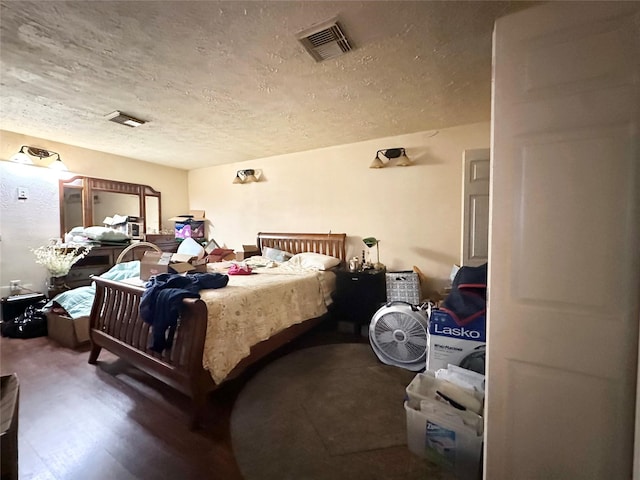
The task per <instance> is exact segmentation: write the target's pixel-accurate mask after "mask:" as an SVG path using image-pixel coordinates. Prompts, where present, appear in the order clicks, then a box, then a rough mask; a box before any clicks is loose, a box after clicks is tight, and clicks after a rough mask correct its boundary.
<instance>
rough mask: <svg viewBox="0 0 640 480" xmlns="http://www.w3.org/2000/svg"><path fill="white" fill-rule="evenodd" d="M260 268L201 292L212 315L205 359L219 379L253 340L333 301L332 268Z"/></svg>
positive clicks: (318, 311) (320, 311)
mask: <svg viewBox="0 0 640 480" xmlns="http://www.w3.org/2000/svg"><path fill="white" fill-rule="evenodd" d="M256 271H257V272H258V273H254V274H253V275H231V276H229V284H228V285H227V286H226V287H224V288H220V289H216V290H202V291H201V292H200V294H201V298H202V300H203V301H204V302H205V303H206V304H207V309H208V315H209V318H208V324H207V336H206V340H205V345H204V356H203V365H204V368H205V369H207V370H208V371H209V372H210V373H211V376H212V377H213V379H214V380H215V382H216V383H219V382H221V381H222V380H224V378H225V377H226V376H227V375H228V374H229V372H230V371H231V370H233V368H234V367H235V366H236V365H237V364H238V363H239V362H240V361H241V360H242V359H243V358H245V357H247V356H248V355H249V353H250V349H251V347H252V346H253V345H255V344H257V343H259V342H261V341H263V340H266V339H268V338H270V337H271V336H273V335H275V334H276V333H278V332H281V331H282V330H284V329H285V328H287V327H289V326H291V325H294V324H297V323H301V322H303V321H305V320H308V319H311V318H315V317H319V316H321V315H323V314H325V313H327V306H328V305H329V304H330V303H331V296H330V295H331V292H332V291H333V289H334V286H335V274H334V273H332V272H322V271H313V272H309V271H306V272H300V271H295V270H293V269H287V268H284V267H277V268H269V269H266V268H265V269H256Z"/></svg>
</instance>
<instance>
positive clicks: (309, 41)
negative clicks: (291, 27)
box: [297, 20, 352, 62]
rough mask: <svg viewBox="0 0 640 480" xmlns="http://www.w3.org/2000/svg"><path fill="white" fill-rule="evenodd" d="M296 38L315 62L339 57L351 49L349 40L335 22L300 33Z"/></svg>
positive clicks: (328, 22)
mask: <svg viewBox="0 0 640 480" xmlns="http://www.w3.org/2000/svg"><path fill="white" fill-rule="evenodd" d="M297 38H298V40H299V41H300V43H302V45H303V46H304V48H305V49H306V50H307V52H309V55H311V56H312V57H313V59H314V60H315V61H316V62H321V61H323V60H327V59H329V58H334V57H339V56H340V55H344V54H345V53H347V52H348V51H350V50H351V49H352V48H351V45H349V40H347V37H345V35H344V33H342V30H341V29H340V25H338V22H337V21H335V20H329V21H327V22H324V23H322V24H319V25H315V26H313V27H311V28H309V29H307V30H305V31H303V32H300V33H298V35H297Z"/></svg>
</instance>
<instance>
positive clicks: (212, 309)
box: [89, 233, 346, 428]
mask: <svg viewBox="0 0 640 480" xmlns="http://www.w3.org/2000/svg"><path fill="white" fill-rule="evenodd" d="M345 240H346V235H345V234H336V233H329V234H311V233H259V234H258V238H257V245H258V247H259V250H260V252H262V251H264V250H265V247H269V248H273V249H278V250H283V251H286V252H290V253H291V254H299V253H303V252H315V253H320V254H323V255H328V256H332V257H336V258H338V259H339V260H340V261H341V262H343V263H344V261H345V256H346V253H345ZM284 273H285V274H283V275H280V277H281V278H282V279H283V281H285V282H289V283H290V282H292V281H293V277H295V275H291V276H289V275H286V272H284ZM276 276H278V275H276ZM303 276H304V275H303ZM249 277H255V278H256V280H257V281H262V282H264V283H273V282H271V281H269V280H267V279H266V278H265V277H262V275H260V274H258V275H251V276H249ZM230 279H231V277H230ZM94 280H95V287H96V292H95V299H94V302H93V306H92V308H91V314H90V321H89V336H90V340H91V351H90V354H89V363H90V364H95V363H96V362H97V360H98V356H99V355H100V352H101V350H102V348H105V349H107V350H109V351H110V352H112V353H114V354H115V355H117V356H119V357H120V358H122V359H124V360H126V361H128V362H130V363H131V364H132V365H134V366H135V367H137V368H139V369H141V370H143V371H145V372H146V373H148V374H150V375H152V376H154V377H155V378H157V379H159V380H161V381H162V382H164V383H166V384H168V385H170V386H172V387H173V388H176V389H177V390H179V391H181V392H183V393H185V394H186V395H188V396H189V397H190V398H191V400H192V409H191V412H190V426H191V428H195V427H197V425H198V422H199V419H200V418H201V415H202V413H203V410H204V408H205V406H206V402H207V397H208V395H209V393H210V392H212V391H213V390H215V389H216V388H217V387H218V386H219V385H220V384H222V383H223V382H225V381H227V380H230V379H232V378H235V377H237V376H238V375H240V374H241V373H242V372H243V371H244V370H245V369H246V367H247V366H249V365H251V364H253V363H254V362H256V361H257V360H259V359H260V358H262V357H264V356H265V355H267V354H269V353H271V352H273V351H274V350H276V349H278V348H279V347H281V346H283V345H285V344H286V343H288V342H290V341H291V340H293V339H295V338H296V337H298V336H299V335H301V334H302V333H305V332H307V331H309V330H310V329H311V328H313V327H315V326H316V325H318V324H319V323H320V322H321V321H322V320H323V318H324V313H326V309H324V310H323V309H322V308H317V306H316V308H315V309H314V308H312V309H311V310H308V309H307V308H306V305H305V302H304V298H302V300H300V299H298V300H297V307H296V312H292V313H291V316H294V314H296V315H300V314H305V313H306V315H312V316H310V317H309V318H302V319H301V321H296V322H295V323H292V324H290V325H284V326H283V325H280V326H277V327H275V328H273V331H270V329H267V330H266V331H263V332H261V333H260V334H259V335H257V336H256V335H253V334H252V335H251V336H253V337H255V338H253V339H251V340H250V341H249V343H251V344H250V345H249V348H248V351H247V352H245V353H241V354H240V355H239V357H240V359H239V360H238V359H237V358H235V359H231V360H229V359H228V358H226V357H227V355H216V354H219V353H221V352H222V351H224V350H225V349H226V350H227V351H229V352H235V350H234V349H236V348H238V347H237V346H236V343H235V342H236V341H239V340H241V339H239V338H236V339H234V340H233V342H231V341H227V340H224V341H222V343H221V342H220V341H219V340H220V339H219V338H217V336H218V332H219V331H220V330H221V329H220V328H219V326H218V322H219V320H220V319H218V318H217V317H218V316H220V317H222V315H223V311H224V310H225V308H226V307H227V303H226V302H232V301H233V300H231V299H232V298H234V296H233V295H231V293H232V292H231V290H234V291H235V292H237V294H238V295H241V296H242V298H241V299H239V300H238V299H236V300H235V301H236V302H239V304H244V305H245V306H247V308H249V307H250V306H251V305H253V303H254V302H253V301H252V300H251V298H250V297H248V296H247V290H250V288H249V287H248V286H247V289H243V287H242V285H241V284H242V282H244V283H246V282H251V281H252V278H247V279H243V280H242V282H240V284H239V285H235V287H234V288H233V289H230V290H227V289H229V286H227V287H224V288H221V289H220V291H219V292H218V291H217V290H203V291H201V292H200V293H201V298H200V299H184V300H183V308H182V313H181V315H180V319H179V322H178V326H177V329H176V331H175V334H174V337H173V345H172V347H171V348H170V349H168V350H164V351H163V352H161V353H159V352H155V351H153V350H151V349H150V348H149V345H150V342H149V338H150V333H151V332H150V326H149V325H148V324H147V323H145V322H143V321H142V319H141V318H140V316H139V305H140V300H141V297H142V294H143V293H144V288H143V287H139V286H135V285H131V284H128V283H124V282H120V281H113V280H109V279H105V278H95V279H94ZM231 284H232V282H231V280H230V283H229V285H231ZM254 288H255V289H256V292H257V291H258V290H259V288H258V287H254ZM225 290H227V292H225V293H224V295H223V291H225ZM297 290H298V287H297V286H296V287H294V286H292V284H290V285H289V286H288V287H286V291H288V292H289V294H290V295H294V294H296V291H297ZM217 295H220V296H219V297H218V296H217ZM225 295H226V296H228V297H229V298H223V297H224V296H225ZM256 295H257V293H256ZM276 295H279V294H276ZM272 303H273V302H272ZM280 303H281V304H282V303H284V302H280ZM316 303H317V302H316ZM300 305H303V306H305V308H300ZM253 308H257V307H256V306H255V305H253ZM265 308H266V307H265ZM298 310H304V311H303V312H302V313H301V312H300V311H298ZM309 312H312V313H309ZM227 313H228V314H229V312H227ZM228 316H229V315H228ZM284 316H285V317H289V315H288V314H287V315H284ZM237 336H238V335H237V332H236V337H237ZM247 336H250V335H248V334H247ZM216 340H218V342H216ZM231 344H232V345H233V346H232V348H227V347H228V345H231ZM205 353H206V354H205ZM217 356H222V357H224V359H223V360H222V363H223V365H222V367H221V368H220V369H217V370H216V367H215V366H214V365H213V363H215V362H217V361H218V359H217ZM214 371H217V373H216V374H214V373H213V372H214Z"/></svg>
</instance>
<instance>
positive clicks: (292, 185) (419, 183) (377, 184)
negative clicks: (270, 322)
mask: <svg viewBox="0 0 640 480" xmlns="http://www.w3.org/2000/svg"><path fill="white" fill-rule="evenodd" d="M434 133H435V132H434V131H425V132H419V133H413V134H408V135H401V136H397V137H388V138H381V139H376V140H370V141H366V142H360V143H354V144H349V145H339V146H334V147H329V148H324V149H319V150H313V151H308V152H302V153H296V154H290V155H281V156H276V157H270V158H263V159H259V160H253V161H249V162H243V163H236V164H231V165H222V166H216V167H209V168H203V169H198V170H192V171H190V172H189V203H190V208H192V209H203V210H205V211H206V214H207V218H209V219H210V220H211V221H212V228H210V229H209V236H210V237H213V238H215V239H216V241H217V242H218V243H219V244H221V245H223V244H224V245H226V246H228V247H229V248H234V249H236V250H239V249H241V246H242V244H249V243H255V238H256V234H257V233H258V232H260V231H263V232H268V231H272V232H311V233H318V232H328V231H332V232H344V233H346V234H347V235H348V237H349V238H348V244H347V249H348V254H349V255H350V256H353V255H360V254H361V252H362V250H363V249H365V250H366V247H365V245H364V244H363V243H362V238H364V237H368V236H374V237H376V238H378V239H379V240H380V261H381V262H382V263H384V264H386V265H387V268H388V269H391V270H403V269H411V268H412V267H413V266H414V265H415V266H417V267H419V268H420V269H421V270H422V272H423V273H424V274H425V275H427V276H428V277H429V278H431V279H432V280H431V282H430V284H429V285H428V286H427V289H426V290H427V291H428V290H431V289H437V288H440V287H441V286H442V285H443V284H444V283H446V282H447V279H448V276H449V272H450V270H451V266H452V264H454V263H457V262H459V260H460V238H461V197H462V155H463V151H464V150H465V149H468V148H487V147H488V146H489V140H490V138H489V134H490V127H489V123H488V122H486V123H478V124H472V125H464V126H460V127H455V128H447V129H442V130H440V131H439V132H438V133H437V135H435V136H432V135H433V134H434ZM394 147H405V148H406V151H407V156H408V157H409V158H410V159H411V160H413V161H414V162H415V165H414V166H411V167H397V166H389V167H387V168H383V169H370V168H369V165H370V163H371V161H372V160H373V158H374V156H375V153H376V151H377V150H379V149H386V148H394ZM393 163H394V162H393V161H392V163H391V165H393ZM243 168H254V169H260V170H262V171H263V181H261V182H258V183H249V184H241V185H237V184H232V180H233V178H234V176H235V173H236V170H238V169H243ZM372 253H373V254H374V258H373V260H374V261H375V253H374V252H372Z"/></svg>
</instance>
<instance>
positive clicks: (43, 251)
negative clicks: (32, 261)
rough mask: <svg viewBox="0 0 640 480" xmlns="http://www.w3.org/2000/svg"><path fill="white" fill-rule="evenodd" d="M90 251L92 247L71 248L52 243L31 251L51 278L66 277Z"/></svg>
mask: <svg viewBox="0 0 640 480" xmlns="http://www.w3.org/2000/svg"><path fill="white" fill-rule="evenodd" d="M89 250H91V246H90V245H87V246H85V245H83V246H78V247H69V246H65V245H61V244H57V243H51V244H49V245H44V246H42V247H38V248H36V249H32V250H31V251H32V252H33V253H34V255H35V256H36V263H37V264H39V265H44V266H45V267H46V269H47V270H48V271H49V276H51V277H64V276H65V275H67V274H68V273H69V270H71V266H72V265H73V264H74V263H76V262H77V261H78V260H80V259H82V258H84V257H86V256H87V254H88V253H89Z"/></svg>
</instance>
